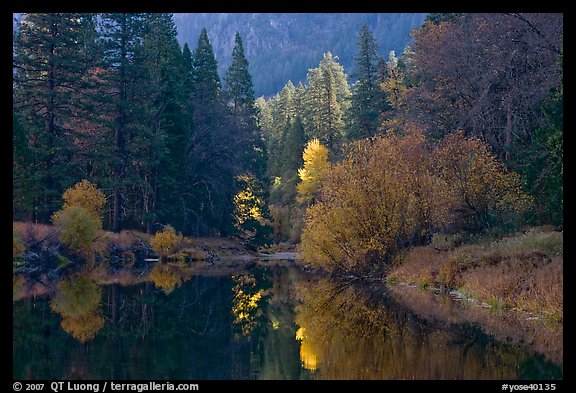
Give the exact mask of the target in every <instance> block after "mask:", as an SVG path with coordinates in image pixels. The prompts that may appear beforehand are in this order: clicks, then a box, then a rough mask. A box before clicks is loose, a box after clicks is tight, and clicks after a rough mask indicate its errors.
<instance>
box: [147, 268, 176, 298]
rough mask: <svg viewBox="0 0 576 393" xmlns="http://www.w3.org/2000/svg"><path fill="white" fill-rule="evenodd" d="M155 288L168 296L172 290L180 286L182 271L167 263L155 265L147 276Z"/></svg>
mask: <svg viewBox="0 0 576 393" xmlns="http://www.w3.org/2000/svg"><path fill="white" fill-rule="evenodd" d="M148 277H149V278H150V280H151V281H152V282H153V283H154V285H156V287H157V288H162V289H163V290H164V293H165V294H167V295H168V294H169V293H170V292H172V291H173V290H174V288H176V287H179V286H180V285H182V271H181V270H180V268H179V267H177V266H173V265H169V264H167V263H157V264H156V265H155V266H154V268H152V270H151V271H150V274H149V275H148Z"/></svg>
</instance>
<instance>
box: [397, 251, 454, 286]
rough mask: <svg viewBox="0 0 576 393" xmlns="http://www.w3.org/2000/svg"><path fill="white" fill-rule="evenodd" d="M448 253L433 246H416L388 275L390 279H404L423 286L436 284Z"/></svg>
mask: <svg viewBox="0 0 576 393" xmlns="http://www.w3.org/2000/svg"><path fill="white" fill-rule="evenodd" d="M446 257H447V253H446V252H443V251H437V250H435V249H434V248H433V247H429V246H426V247H415V248H413V249H412V250H410V251H409V252H408V253H407V254H405V255H404V257H403V259H402V263H401V264H399V265H398V266H397V267H396V268H395V269H394V270H392V271H391V272H390V274H389V275H388V280H389V281H403V282H406V283H409V284H415V285H418V286H421V287H425V286H430V285H434V284H435V283H436V282H437V277H438V274H439V272H440V269H441V267H442V265H443V263H445V261H446Z"/></svg>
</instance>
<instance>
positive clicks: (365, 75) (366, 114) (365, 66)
mask: <svg viewBox="0 0 576 393" xmlns="http://www.w3.org/2000/svg"><path fill="white" fill-rule="evenodd" d="M357 46H358V52H357V53H356V55H355V57H354V65H355V71H354V73H353V74H352V75H351V76H352V77H353V78H356V80H357V81H356V83H354V85H353V86H352V98H351V107H350V111H349V116H348V127H347V128H348V138H349V139H351V140H353V139H360V138H364V137H367V136H373V135H375V134H377V133H378V128H379V115H380V112H381V110H382V105H383V102H384V99H383V92H382V91H381V90H380V89H379V86H378V85H379V82H380V81H379V78H378V62H379V58H378V54H377V50H378V45H377V44H376V41H375V40H374V36H373V35H372V32H371V31H370V29H369V28H368V25H363V26H362V27H361V28H360V32H359V33H358V41H357Z"/></svg>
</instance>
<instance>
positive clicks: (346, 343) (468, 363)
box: [296, 279, 562, 379]
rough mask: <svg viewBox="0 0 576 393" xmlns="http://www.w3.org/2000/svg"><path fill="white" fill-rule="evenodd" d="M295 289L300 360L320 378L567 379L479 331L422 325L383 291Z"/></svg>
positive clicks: (321, 284) (321, 285)
mask: <svg viewBox="0 0 576 393" xmlns="http://www.w3.org/2000/svg"><path fill="white" fill-rule="evenodd" d="M298 287H299V291H298V293H299V295H300V297H301V299H302V304H301V305H299V306H297V307H296V322H297V324H298V325H299V326H300V329H299V330H298V332H297V337H296V338H297V339H298V340H300V342H301V347H300V359H301V362H302V365H303V367H305V368H307V369H310V370H315V371H317V373H319V374H320V375H319V376H318V377H319V378H326V379H517V378H536V379H539V378H561V377H562V370H561V367H558V366H556V365H555V364H554V363H552V362H549V361H547V360H546V359H544V358H543V357H542V356H535V355H534V354H531V353H530V352H529V351H527V350H526V349H524V348H522V347H520V346H513V345H508V344H505V343H501V342H498V341H496V340H494V338H493V337H492V336H489V335H486V334H485V333H483V332H482V330H481V329H480V328H479V327H478V326H477V325H475V324H471V323H469V322H467V321H464V320H460V321H458V322H448V323H446V322H445V321H441V320H439V319H437V318H433V317H432V318H428V319H426V318H422V315H421V314H420V315H418V314H416V313H414V312H413V311H412V310H411V309H410V308H409V307H407V305H406V304H401V303H399V302H398V301H396V300H395V298H393V297H391V296H389V295H388V294H387V293H386V289H385V288H384V287H383V286H382V285H381V284H378V285H374V286H373V287H369V286H368V287H367V286H363V287H359V286H351V285H346V284H337V283H332V282H330V281H329V280H327V279H315V280H311V281H309V282H305V283H300V284H299V285H298ZM534 369H538V370H539V371H538V372H537V373H533V371H534Z"/></svg>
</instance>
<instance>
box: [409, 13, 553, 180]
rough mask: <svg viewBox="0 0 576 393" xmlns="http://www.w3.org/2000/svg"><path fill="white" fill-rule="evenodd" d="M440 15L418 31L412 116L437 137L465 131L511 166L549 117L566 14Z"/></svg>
mask: <svg viewBox="0 0 576 393" xmlns="http://www.w3.org/2000/svg"><path fill="white" fill-rule="evenodd" d="M434 20H436V23H434V22H433V21H428V22H427V23H425V24H424V25H423V26H422V27H421V28H419V29H418V30H416V31H415V32H414V34H413V35H414V43H413V45H412V49H413V51H414V55H413V63H414V68H413V71H412V75H411V76H410V77H411V78H412V80H413V82H414V86H413V87H412V88H411V89H410V92H409V93H410V94H409V95H408V97H407V105H408V108H409V109H410V112H409V114H410V116H411V118H412V119H413V120H415V121H418V122H419V123H420V124H422V125H425V126H426V127H427V133H428V135H429V136H431V137H434V138H441V137H442V136H444V135H446V134H448V133H450V132H452V131H453V130H454V129H462V130H463V131H464V133H465V135H466V136H474V137H478V138H480V139H481V140H483V141H484V142H486V143H488V144H489V145H490V146H491V148H492V150H493V151H494V152H495V153H496V156H497V158H498V159H500V160H502V161H503V162H504V163H505V164H507V165H510V164H511V160H512V159H513V157H514V156H515V155H516V154H523V153H522V150H523V149H522V146H524V145H526V144H527V143H530V140H531V138H532V135H533V133H534V131H535V130H536V129H537V128H538V125H539V124H541V121H542V120H543V116H542V112H541V111H540V108H541V107H542V104H543V103H544V101H545V100H546V99H547V98H548V95H549V92H550V91H551V90H552V89H555V88H557V86H558V85H559V83H560V72H559V71H560V67H559V62H558V57H559V55H560V50H561V44H562V39H563V38H562V37H563V35H562V34H563V32H562V26H563V16H562V14H553V13H541V14H521V13H510V14H501V13H499V14H494V13H491V14H462V15H461V16H454V17H450V18H440V19H438V18H434ZM440 21H441V22H440ZM512 169H514V168H512Z"/></svg>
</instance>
